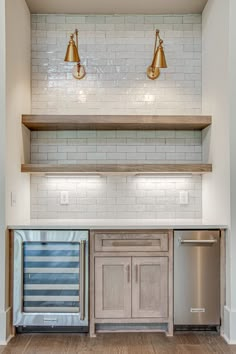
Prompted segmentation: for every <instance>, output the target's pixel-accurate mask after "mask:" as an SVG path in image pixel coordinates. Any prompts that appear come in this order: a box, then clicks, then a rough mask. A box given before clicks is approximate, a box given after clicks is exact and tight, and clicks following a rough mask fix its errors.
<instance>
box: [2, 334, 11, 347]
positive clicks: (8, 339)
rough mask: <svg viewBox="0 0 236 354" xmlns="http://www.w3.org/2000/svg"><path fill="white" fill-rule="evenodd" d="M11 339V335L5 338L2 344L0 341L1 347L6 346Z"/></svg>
mask: <svg viewBox="0 0 236 354" xmlns="http://www.w3.org/2000/svg"><path fill="white" fill-rule="evenodd" d="M12 338H14V336H13V335H12V334H11V335H10V336H9V337H8V338H7V340H5V341H4V342H3V341H0V345H3V346H5V345H7V344H8V343H9V342H10V340H12Z"/></svg>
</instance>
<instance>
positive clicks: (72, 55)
mask: <svg viewBox="0 0 236 354" xmlns="http://www.w3.org/2000/svg"><path fill="white" fill-rule="evenodd" d="M74 37H75V40H74ZM78 38H79V31H78V29H75V32H74V33H72V34H71V36H70V41H69V44H68V47H67V51H66V56H65V59H64V61H66V62H72V63H77V64H76V65H75V66H74V68H73V71H72V74H73V76H74V78H75V79H78V80H81V79H83V78H84V77H85V75H86V71H85V67H84V66H83V65H81V64H80V56H79V39H78Z"/></svg>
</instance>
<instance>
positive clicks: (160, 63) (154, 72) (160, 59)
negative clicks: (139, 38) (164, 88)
mask: <svg viewBox="0 0 236 354" xmlns="http://www.w3.org/2000/svg"><path fill="white" fill-rule="evenodd" d="M157 40H159V45H158V47H157ZM162 45H163V40H162V39H161V37H160V31H159V30H158V29H157V30H156V39H155V45H154V54H153V60H152V64H151V65H150V66H149V67H148V68H147V76H148V78H149V79H151V80H155V79H157V78H158V77H159V75H160V73H161V72H160V68H167V64H166V58H165V53H164V49H163V46H162Z"/></svg>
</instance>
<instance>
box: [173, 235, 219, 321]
mask: <svg viewBox="0 0 236 354" xmlns="http://www.w3.org/2000/svg"><path fill="white" fill-rule="evenodd" d="M174 324H175V325H216V326H217V325H220V232H219V231H204V230H203V231H202V230H201V231H176V232H175V233H174Z"/></svg>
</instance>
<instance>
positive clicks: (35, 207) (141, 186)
mask: <svg viewBox="0 0 236 354" xmlns="http://www.w3.org/2000/svg"><path fill="white" fill-rule="evenodd" d="M201 188H202V183H201V176H193V177H192V178H187V177H160V178H157V177H141V176H135V177H134V176H133V177H121V176H117V177H115V176H112V177H101V178H99V177H97V178H91V177H90V178H89V177H87V178H85V177H81V178H56V177H54V178H49V177H36V176H32V177H31V217H32V218H33V219H113V218H117V219H194V218H196V219H199V218H201V210H202V207H201V205H202V199H201ZM61 191H68V192H69V204H68V205H60V192H61ZM180 191H187V192H188V193H189V204H187V205H180V202H179V197H180V195H179V193H180Z"/></svg>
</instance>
